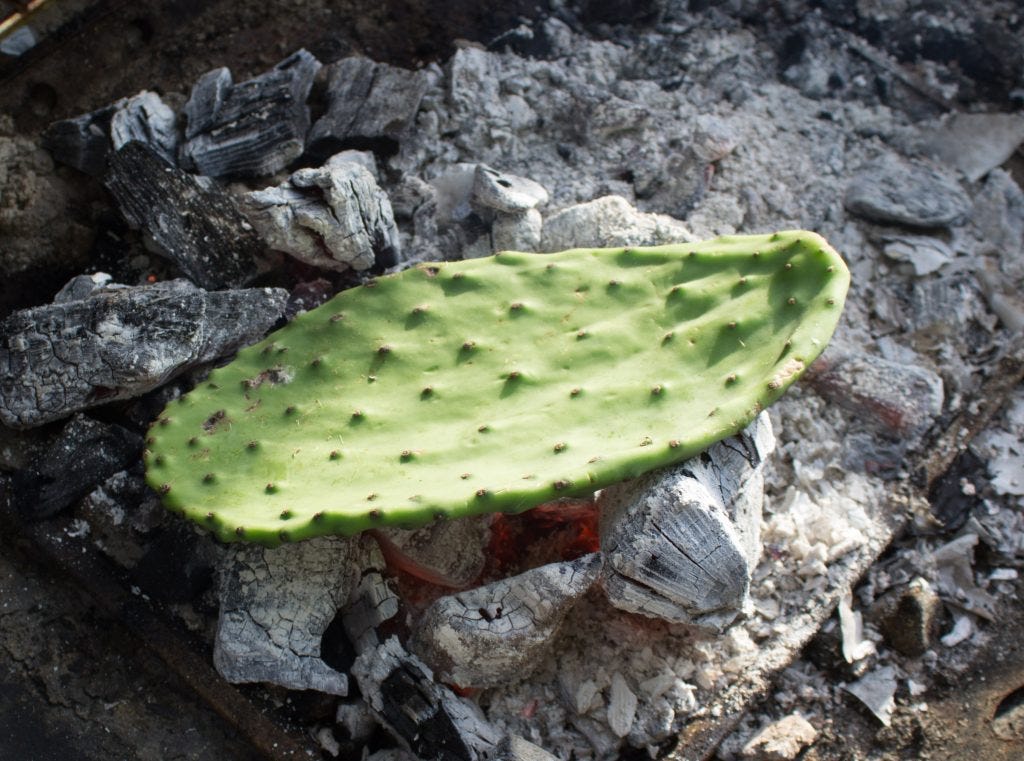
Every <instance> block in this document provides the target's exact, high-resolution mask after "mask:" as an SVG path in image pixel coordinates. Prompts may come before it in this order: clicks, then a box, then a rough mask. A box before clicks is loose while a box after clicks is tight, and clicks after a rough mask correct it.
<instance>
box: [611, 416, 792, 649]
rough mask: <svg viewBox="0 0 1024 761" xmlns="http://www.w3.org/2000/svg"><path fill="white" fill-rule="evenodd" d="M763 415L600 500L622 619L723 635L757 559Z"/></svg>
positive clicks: (768, 437)
mask: <svg viewBox="0 0 1024 761" xmlns="http://www.w3.org/2000/svg"><path fill="white" fill-rule="evenodd" d="M774 448H775V438H774V436H773V435H772V430H771V423H770V422H769V420H768V416H767V415H766V414H765V413H761V415H760V416H759V417H758V418H756V419H755V421H754V422H753V423H752V424H751V425H750V426H748V428H747V429H746V430H744V431H743V432H741V433H740V434H738V435H736V436H733V437H731V438H728V439H725V440H724V441H721V442H718V443H717V444H714V445H712V446H711V447H709V448H708V450H707V451H706V452H705V453H704V454H702V455H700V456H699V457H695V458H693V459H692V460H688V461H686V462H684V463H682V464H680V465H675V466H671V467H669V468H663V469H661V470H657V471H653V472H651V473H649V474H647V475H645V476H641V477H640V478H637V479H635V480H633V481H627V482H625V483H622V484H617V485H614V486H612V487H610V488H608V489H605V490H604V491H603V492H602V493H601V497H600V500H599V504H600V505H601V550H602V552H604V553H605V558H606V562H605V573H604V578H603V582H604V587H605V590H606V592H607V593H608V598H609V600H611V602H612V604H613V605H615V606H616V607H618V608H621V609H623V610H628V611H632V612H635V613H640V614H642V615H645V616H652V617H657V618H663V619H665V620H668V621H676V622H679V623H691V624H696V625H699V626H704V627H707V628H710V629H716V630H720V629H723V628H725V627H726V626H727V625H728V624H730V623H731V622H732V621H733V620H734V619H735V618H736V616H737V615H739V614H740V613H741V612H742V611H743V609H744V607H745V606H746V604H747V602H748V595H749V593H750V576H751V574H752V573H753V570H754V567H755V565H756V564H757V560H758V558H759V556H760V537H759V532H760V523H761V502H762V499H763V494H764V476H763V466H764V462H765V459H766V458H767V457H768V455H769V454H770V453H771V452H772V450H773V449H774Z"/></svg>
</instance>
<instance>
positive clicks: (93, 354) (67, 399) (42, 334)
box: [0, 280, 288, 428]
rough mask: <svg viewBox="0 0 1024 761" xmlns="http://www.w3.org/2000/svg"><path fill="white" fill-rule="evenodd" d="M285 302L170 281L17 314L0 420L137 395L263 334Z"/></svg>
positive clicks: (266, 293)
mask: <svg viewBox="0 0 1024 761" xmlns="http://www.w3.org/2000/svg"><path fill="white" fill-rule="evenodd" d="M287 297H288V294H287V292H286V291H283V290H280V289H273V288H265V289H247V290H235V291H222V292H213V293H211V292H207V291H203V290H201V289H199V288H196V287H195V286H193V285H192V284H191V283H189V282H188V281H185V280H172V281H168V282H164V283H158V284H156V285H150V286H142V287H124V286H111V287H105V288H100V289H98V290H96V291H94V292H93V293H92V295H90V296H88V297H87V298H84V299H81V300H78V301H70V302H65V303H60V304H50V305H47V306H40V307H34V308H32V309H25V310H22V311H20V312H15V313H14V314H12V315H10V316H9V317H8V318H7V319H6V320H4V321H3V322H2V323H0V378H2V381H0V420H2V421H3V423H4V424H5V425H9V426H11V427H14V428H29V427H32V426H37V425H42V424H43V423H48V422H51V421H53V420H59V419H60V418H62V417H66V416H67V415H70V414H71V413H72V412H75V411H78V410H83V409H87V408H90V407H94V406H97V405H100V404H105V403H107V402H111V401H115V400H118V399H129V398H131V397H134V396H139V395H141V394H143V393H145V392H146V391H149V390H151V389H153V388H156V387H157V386H160V385H161V384H163V383H165V382H166V381H167V380H168V379H169V378H172V377H173V376H175V375H176V374H178V373H180V372H182V371H184V370H186V369H188V368H189V367H192V366H194V365H197V364H200V363H202V362H209V361H211V360H214V359H217V358H218V357H222V356H225V355H227V354H230V353H231V352H233V351H235V350H237V349H238V348H239V347H240V346H243V345H245V344H247V343H250V342H252V341H254V340H256V339H257V338H259V337H260V336H261V335H263V333H265V332H266V331H267V330H268V329H269V328H270V327H271V326H272V325H273V324H274V322H275V321H276V320H277V319H278V318H279V317H280V316H281V314H282V313H283V312H284V307H285V303H286V301H287Z"/></svg>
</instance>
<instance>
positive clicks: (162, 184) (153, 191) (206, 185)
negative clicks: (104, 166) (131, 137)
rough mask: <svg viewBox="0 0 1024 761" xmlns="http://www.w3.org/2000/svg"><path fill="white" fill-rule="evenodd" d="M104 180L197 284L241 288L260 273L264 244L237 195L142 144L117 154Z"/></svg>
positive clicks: (132, 220)
mask: <svg viewBox="0 0 1024 761" xmlns="http://www.w3.org/2000/svg"><path fill="white" fill-rule="evenodd" d="M104 183H105V184H106V186H107V189H108V190H109V191H110V192H111V194H112V195H113V196H114V200H115V201H117V204H118V207H119V208H120V209H121V213H122V214H123V215H124V218H125V219H126V220H127V221H128V223H129V224H130V225H131V226H133V227H136V228H139V229H142V230H143V231H144V232H145V233H146V234H147V235H148V236H149V237H150V238H152V240H153V242H154V243H155V244H156V245H157V247H158V249H159V250H160V252H161V253H162V254H163V255H164V256H165V257H167V258H168V259H170V260H171V261H172V262H174V264H175V265H177V267H178V268H179V269H180V270H181V271H182V272H183V273H185V274H186V275H187V276H188V277H189V278H190V279H191V280H192V281H194V282H195V283H196V284H197V285H199V286H201V287H203V288H209V289H216V288H232V287H235V288H236V287H239V286H242V285H245V284H247V283H249V282H251V281H252V280H253V279H254V278H255V277H256V274H257V262H256V260H257V257H259V256H260V254H261V253H262V252H263V244H262V242H261V241H260V239H259V236H258V235H257V234H256V232H255V230H253V228H252V225H250V224H249V222H248V221H247V220H246V219H245V217H244V216H243V215H242V213H241V212H240V211H239V210H238V207H237V206H236V205H235V201H234V199H233V198H232V197H231V196H230V195H228V194H227V193H226V192H225V191H224V190H222V189H221V188H219V187H217V186H216V185H214V184H213V183H210V182H208V181H207V182H204V181H203V180H202V179H201V178H197V177H195V176H193V175H190V174H188V173H187V172H183V171H181V170H180V169H177V168H175V167H173V166H171V165H170V164H168V163H167V162H166V161H165V160H164V159H163V158H161V157H160V155H159V154H158V153H157V152H156V151H154V150H153V149H152V148H149V147H148V146H146V145H145V144H143V143H139V142H130V143H127V144H126V145H124V146H123V147H122V148H120V149H119V150H118V151H117V152H116V153H114V154H113V155H112V156H111V158H110V169H109V171H108V172H107V174H106V177H105V178H104Z"/></svg>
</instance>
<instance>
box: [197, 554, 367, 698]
mask: <svg viewBox="0 0 1024 761" xmlns="http://www.w3.org/2000/svg"><path fill="white" fill-rule="evenodd" d="M356 541H357V540H354V539H349V538H342V537H317V538H315V539H310V540H308V541H305V542H296V543H295V544H283V545H281V546H280V547H277V548H275V549H268V548H266V547H260V546H258V545H252V544H236V545H232V546H231V548H230V549H229V550H228V555H227V557H226V558H225V562H224V565H223V566H222V569H221V585H220V618H219V619H218V622H217V636H216V639H215V640H214V649H213V663H214V665H215V666H216V668H217V671H218V672H219V673H220V674H221V676H223V677H224V678H225V679H227V680H228V681H229V682H232V683H235V684H238V683H245V682H270V683H272V684H278V685H281V686H282V687H287V688H289V689H293V690H319V691H320V692H326V693H329V694H331V695H341V696H344V695H347V694H348V677H347V676H346V675H345V674H342V673H340V672H338V671H336V670H334V669H333V668H331V667H330V666H328V665H327V664H326V663H325V662H324V661H323V660H322V659H321V658H320V644H321V641H322V639H323V635H324V632H326V631H327V627H328V626H330V624H331V621H333V620H334V616H335V613H337V611H338V609H339V608H340V607H341V606H342V605H343V604H344V603H345V601H346V600H347V599H348V596H349V594H350V592H351V590H352V587H353V586H354V585H355V582H356V580H357V578H358V577H359V567H358V566H357V565H356V564H355V563H353V562H352V561H351V556H352V555H353V554H357V553H354V551H353V545H354V544H355V542H356Z"/></svg>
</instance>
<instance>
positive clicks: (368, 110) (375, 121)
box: [309, 57, 429, 156]
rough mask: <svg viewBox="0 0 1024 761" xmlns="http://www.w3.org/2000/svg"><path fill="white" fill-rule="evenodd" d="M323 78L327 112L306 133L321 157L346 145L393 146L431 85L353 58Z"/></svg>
mask: <svg viewBox="0 0 1024 761" xmlns="http://www.w3.org/2000/svg"><path fill="white" fill-rule="evenodd" d="M327 76H328V79H327V112H326V113H325V114H324V115H323V116H321V117H320V118H319V119H318V120H317V122H316V124H314V125H313V129H312V130H311V131H310V133H309V149H310V151H311V152H312V153H314V154H315V155H320V156H328V155H330V154H331V153H334V152H335V151H337V150H338V149H339V148H341V147H342V146H346V145H354V146H358V147H363V146H364V145H366V144H368V143H370V144H372V142H373V141H380V140H382V139H383V140H386V141H393V142H397V141H398V140H399V139H400V138H401V137H402V135H403V134H404V133H405V131H406V130H407V129H409V126H410V125H411V124H412V121H413V119H414V118H415V116H416V112H417V110H419V107H420V101H421V100H422V99H423V95H424V93H425V92H426V91H427V87H428V85H429V80H428V78H427V75H426V74H425V73H424V72H422V71H409V70H407V69H400V68H397V67H395V66H389V65H387V64H384V63H374V62H373V61H370V60H368V59H366V58H356V57H352V58H343V59H342V60H340V61H337V62H335V63H333V64H331V65H330V66H328V67H327Z"/></svg>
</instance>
